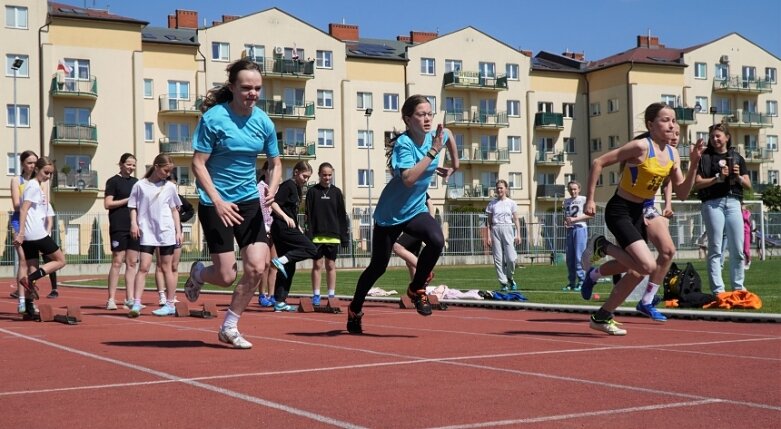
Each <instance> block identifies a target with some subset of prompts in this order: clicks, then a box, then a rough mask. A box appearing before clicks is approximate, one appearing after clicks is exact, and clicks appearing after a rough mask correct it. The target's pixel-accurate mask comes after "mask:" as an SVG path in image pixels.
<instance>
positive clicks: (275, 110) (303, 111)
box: [257, 100, 315, 120]
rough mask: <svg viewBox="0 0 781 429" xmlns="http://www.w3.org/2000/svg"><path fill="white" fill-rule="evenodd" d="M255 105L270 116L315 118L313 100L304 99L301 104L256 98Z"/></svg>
mask: <svg viewBox="0 0 781 429" xmlns="http://www.w3.org/2000/svg"><path fill="white" fill-rule="evenodd" d="M257 106H258V107H260V108H261V109H262V110H263V111H264V112H266V114H267V115H269V117H272V118H284V119H303V120H309V119H314V118H315V102H314V101H305V102H304V104H302V105H294V104H288V103H287V102H284V101H281V100H258V103H257Z"/></svg>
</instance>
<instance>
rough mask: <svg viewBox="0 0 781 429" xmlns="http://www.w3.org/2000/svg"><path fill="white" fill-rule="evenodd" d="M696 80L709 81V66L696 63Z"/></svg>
mask: <svg viewBox="0 0 781 429" xmlns="http://www.w3.org/2000/svg"><path fill="white" fill-rule="evenodd" d="M694 78H695V79H707V78H708V65H707V64H705V63H694Z"/></svg>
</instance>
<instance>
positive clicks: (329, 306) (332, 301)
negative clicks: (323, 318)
mask: <svg viewBox="0 0 781 429" xmlns="http://www.w3.org/2000/svg"><path fill="white" fill-rule="evenodd" d="M298 312H299V313H332V314H334V313H341V312H342V307H341V305H340V304H339V299H338V298H323V299H322V300H321V301H320V305H314V304H312V298H310V297H306V296H305V297H301V300H300V301H299V304H298Z"/></svg>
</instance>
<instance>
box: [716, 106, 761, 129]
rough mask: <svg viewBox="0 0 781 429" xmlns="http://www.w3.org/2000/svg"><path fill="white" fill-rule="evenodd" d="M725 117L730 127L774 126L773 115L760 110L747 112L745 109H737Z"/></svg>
mask: <svg viewBox="0 0 781 429" xmlns="http://www.w3.org/2000/svg"><path fill="white" fill-rule="evenodd" d="M725 119H726V121H727V125H729V126H730V128H768V127H772V126H773V117H772V116H770V115H765V114H762V113H759V112H747V111H745V110H743V109H736V110H735V112H734V113H733V114H731V115H726V116H725Z"/></svg>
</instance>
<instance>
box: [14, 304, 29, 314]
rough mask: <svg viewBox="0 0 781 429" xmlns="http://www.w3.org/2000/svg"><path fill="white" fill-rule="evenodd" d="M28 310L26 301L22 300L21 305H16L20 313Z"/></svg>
mask: <svg viewBox="0 0 781 429" xmlns="http://www.w3.org/2000/svg"><path fill="white" fill-rule="evenodd" d="M26 311H27V308H26V306H25V303H23V302H20V303H19V305H18V306H17V307H16V312H17V313H19V314H24V313H25V312H26Z"/></svg>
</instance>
